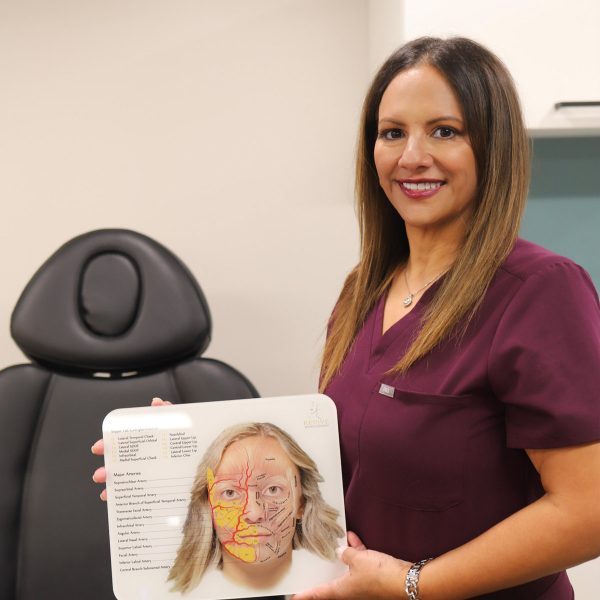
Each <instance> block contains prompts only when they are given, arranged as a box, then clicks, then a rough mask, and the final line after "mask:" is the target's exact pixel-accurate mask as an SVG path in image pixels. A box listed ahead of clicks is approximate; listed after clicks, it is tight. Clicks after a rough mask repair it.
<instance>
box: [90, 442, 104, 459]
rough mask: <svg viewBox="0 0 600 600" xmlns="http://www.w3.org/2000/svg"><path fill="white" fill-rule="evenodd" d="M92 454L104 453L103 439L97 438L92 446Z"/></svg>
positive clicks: (99, 454) (100, 454)
mask: <svg viewBox="0 0 600 600" xmlns="http://www.w3.org/2000/svg"><path fill="white" fill-rule="evenodd" d="M92 454H96V455H97V456H102V455H103V454H104V440H98V441H97V442H95V443H94V445H93V446H92Z"/></svg>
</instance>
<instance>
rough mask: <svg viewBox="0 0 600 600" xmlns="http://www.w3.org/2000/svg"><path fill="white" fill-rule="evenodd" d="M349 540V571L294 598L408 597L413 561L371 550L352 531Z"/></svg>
mask: <svg viewBox="0 0 600 600" xmlns="http://www.w3.org/2000/svg"><path fill="white" fill-rule="evenodd" d="M348 544H350V547H348V548H346V549H345V550H344V552H343V553H342V555H341V559H342V561H343V562H344V563H346V564H347V565H348V567H349V569H348V572H347V573H346V574H345V575H342V577H338V578H337V579H334V580H333V581H331V582H329V583H324V584H323V585H320V586H318V587H315V588H312V589H311V590H307V591H306V592H302V593H300V594H296V595H295V596H294V600H337V599H338V598H339V599H344V600H352V599H353V598H354V599H357V600H358V599H360V600H367V599H373V600H375V599H377V598H382V599H383V598H386V599H389V598H404V597H405V594H404V580H405V578H406V573H407V572H408V569H409V568H410V565H411V563H408V562H405V561H403V560H399V559H397V558H394V557H393V556H389V555H388V554H383V553H382V552H376V551H375V550H367V548H366V547H365V545H364V544H363V543H362V542H361V540H360V538H359V537H358V536H357V535H356V534H355V533H353V532H351V531H349V532H348Z"/></svg>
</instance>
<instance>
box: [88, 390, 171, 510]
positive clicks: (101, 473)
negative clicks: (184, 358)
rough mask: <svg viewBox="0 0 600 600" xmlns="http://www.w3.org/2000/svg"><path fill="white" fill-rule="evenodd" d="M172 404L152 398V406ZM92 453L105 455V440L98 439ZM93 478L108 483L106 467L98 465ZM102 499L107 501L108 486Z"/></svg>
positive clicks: (101, 495) (101, 496) (96, 481)
mask: <svg viewBox="0 0 600 600" xmlns="http://www.w3.org/2000/svg"><path fill="white" fill-rule="evenodd" d="M169 404H171V402H169V401H168V400H162V399H161V398H152V403H151V406H167V405H169ZM92 454H95V455H96V456H104V440H98V441H97V442H96V443H95V444H94V445H93V446H92ZM92 480H93V481H94V482H95V483H106V469H105V468H104V466H102V467H98V468H97V469H96V470H95V471H94V474H93V475H92ZM100 500H103V501H104V502H106V488H104V489H103V490H102V492H101V493H100Z"/></svg>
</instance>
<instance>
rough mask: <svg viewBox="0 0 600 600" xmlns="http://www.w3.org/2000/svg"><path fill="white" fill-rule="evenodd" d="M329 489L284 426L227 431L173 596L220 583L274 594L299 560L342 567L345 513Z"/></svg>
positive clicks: (187, 532) (215, 453) (197, 495)
mask: <svg viewBox="0 0 600 600" xmlns="http://www.w3.org/2000/svg"><path fill="white" fill-rule="evenodd" d="M322 481H323V477H322V476H321V474H320V473H319V470H318V468H317V465H316V463H315V462H314V460H313V459H312V458H311V457H310V456H309V455H308V454H307V453H306V452H305V451H304V450H303V449H302V447H300V446H299V445H298V444H297V443H296V441H295V440H294V439H293V438H292V437H291V436H290V435H289V434H287V433H286V432H285V431H284V430H282V429H280V428H279V427H277V426H276V425H273V424H272V423H257V422H250V423H240V424H238V425H233V426H231V427H229V428H227V429H225V430H223V431H222V432H221V433H220V434H219V435H218V436H217V437H216V438H215V439H214V440H213V442H212V443H211V444H210V445H209V447H208V448H207V450H206V452H205V454H204V456H203V457H202V460H201V461H200V463H199V465H198V470H197V473H196V479H195V482H194V485H193V488H192V493H191V499H190V503H189V506H188V514H187V518H186V522H185V524H184V526H183V540H182V542H181V545H180V547H179V550H178V551H177V557H176V559H175V563H174V564H173V566H172V567H171V570H170V572H169V577H168V579H169V581H172V582H174V583H173V588H172V591H180V592H182V593H186V592H188V591H190V590H191V589H193V588H194V587H196V586H198V585H199V584H201V583H203V582H204V583H206V582H207V581H209V582H214V581H215V578H216V579H217V580H218V579H219V578H221V579H222V580H223V581H227V582H228V583H231V584H235V585H236V586H241V588H244V589H265V590H266V589H273V586H276V585H279V584H280V583H281V582H282V581H283V580H284V579H285V577H287V576H288V575H289V574H290V573H291V572H293V570H292V557H293V556H295V557H297V558H296V561H297V560H298V557H302V556H303V555H305V554H307V553H309V554H311V555H312V556H314V557H315V559H316V560H328V561H333V560H335V548H336V547H337V545H338V539H340V538H343V536H344V531H343V529H342V528H341V527H340V526H339V524H338V523H337V519H338V516H339V512H338V511H337V510H336V509H335V508H333V507H332V506H330V505H329V504H327V503H326V502H325V500H324V499H323V497H322V495H321V491H320V489H319V484H320V482H322ZM303 560H304V561H306V560H307V559H306V557H304V559H303ZM207 585H208V584H207Z"/></svg>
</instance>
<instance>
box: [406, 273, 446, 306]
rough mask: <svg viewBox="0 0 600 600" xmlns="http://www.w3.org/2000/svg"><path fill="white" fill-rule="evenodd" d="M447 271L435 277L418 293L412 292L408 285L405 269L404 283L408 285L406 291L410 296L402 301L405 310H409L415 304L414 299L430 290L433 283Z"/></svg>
mask: <svg viewBox="0 0 600 600" xmlns="http://www.w3.org/2000/svg"><path fill="white" fill-rule="evenodd" d="M445 272H446V271H442V272H441V273H440V274H439V275H437V276H436V277H434V278H433V279H432V280H431V281H428V282H427V283H426V284H425V285H424V286H423V287H420V288H419V289H418V290H417V291H416V292H414V293H413V292H411V291H410V287H409V285H408V277H407V276H406V269H404V283H406V289H407V290H408V296H406V298H404V300H402V304H404V307H405V308H408V307H409V306H410V305H411V304H412V303H413V298H414V297H415V296H416V295H417V294H418V293H419V292H422V291H423V290H424V289H426V288H428V287H429V286H430V285H431V284H432V283H435V282H436V281H437V280H438V279H439V278H440V277H441V276H442V275H443V274H444V273H445Z"/></svg>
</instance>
